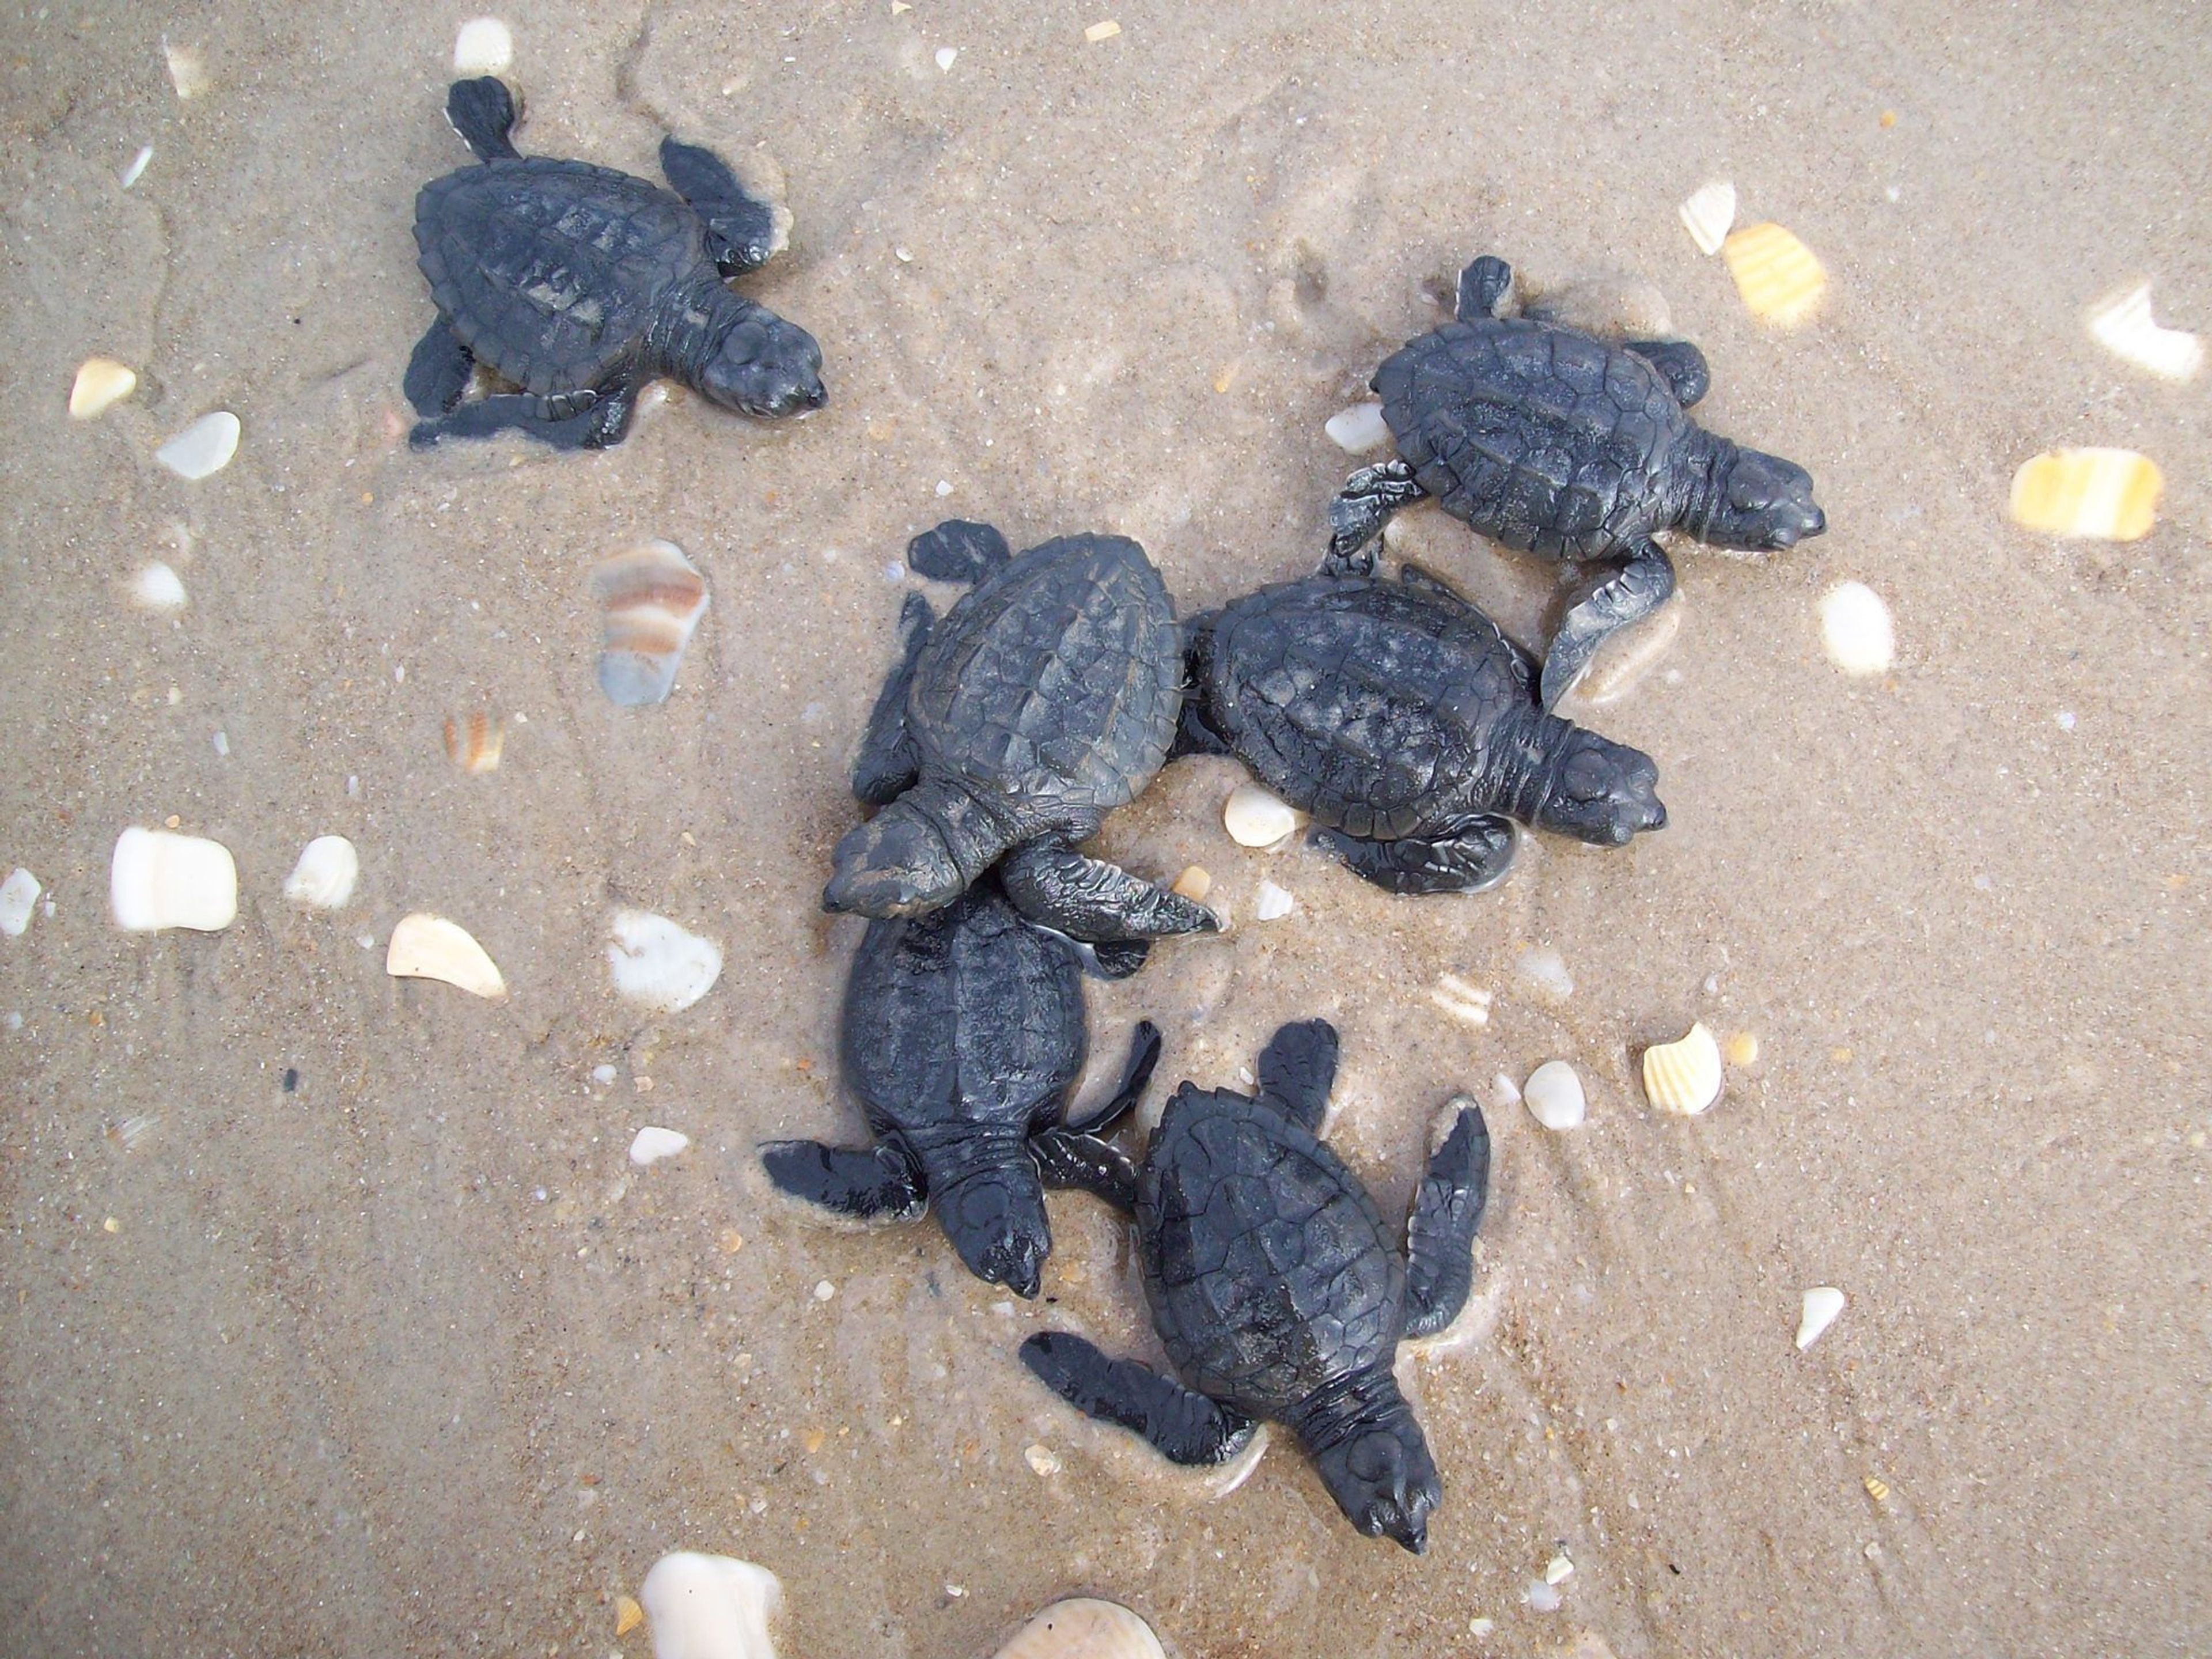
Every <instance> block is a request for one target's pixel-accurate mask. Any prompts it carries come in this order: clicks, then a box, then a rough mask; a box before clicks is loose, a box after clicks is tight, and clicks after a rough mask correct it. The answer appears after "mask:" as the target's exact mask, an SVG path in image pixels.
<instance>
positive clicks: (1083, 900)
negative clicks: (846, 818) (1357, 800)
mask: <svg viewBox="0 0 2212 1659" xmlns="http://www.w3.org/2000/svg"><path fill="white" fill-rule="evenodd" d="M907 562H908V564H909V565H910V566H912V567H913V568H915V570H918V571H920V572H921V574H924V575H927V576H936V577H939V578H940V579H943V580H975V581H976V582H977V586H975V589H974V590H973V591H972V592H968V593H965V594H963V595H962V596H961V599H960V602H959V603H958V604H957V605H954V606H953V607H952V609H951V611H950V612H948V613H947V614H946V616H945V620H944V621H943V622H942V623H936V624H934V625H933V623H932V618H931V615H930V610H929V603H928V601H927V600H926V599H923V598H922V597H921V595H920V594H919V593H915V594H910V595H908V599H907V601H906V608H905V610H904V611H902V613H901V616H900V627H901V629H902V631H903V633H904V635H905V649H904V653H903V655H902V660H901V662H900V665H899V666H898V668H897V669H896V671H894V672H893V674H892V675H891V677H890V680H889V681H888V682H887V683H886V684H885V685H884V690H883V694H882V695H881V696H879V697H878V699H877V701H876V708H875V712H874V714H872V715H871V716H870V717H869V720H868V730H867V735H866V738H865V739H864V741H863V743H862V744H861V748H860V757H859V759H858V760H857V761H856V762H855V763H854V768H853V791H854V793H855V794H857V795H859V796H860V799H862V800H864V801H867V802H870V803H872V804H876V805H882V807H883V810H882V811H879V812H878V813H877V814H876V816H875V817H872V818H871V819H870V820H869V821H868V822H867V823H864V824H862V825H860V828H858V829H854V831H853V832H852V833H851V834H849V835H848V836H846V837H845V838H844V840H842V842H838V844H837V852H836V864H837V869H836V874H835V875H834V876H833V877H831V878H830V881H829V887H828V888H827V890H825V891H824V892H823V896H822V902H823V908H826V909H830V910H846V911H854V912H857V913H859V914H860V915H866V916H900V915H921V913H922V912H924V911H927V910H932V909H934V908H936V907H938V906H939V905H940V904H944V903H945V902H948V901H950V900H951V898H953V897H954V896H956V895H957V894H958V893H959V892H960V891H961V890H962V889H963V888H964V887H966V886H967V885H968V884H969V883H970V882H972V881H974V880H975V878H977V877H978V876H980V875H981V874H982V873H983V872H984V871H986V870H987V869H989V868H990V867H991V866H992V864H993V863H994V862H995V861H997V860H999V858H1000V854H1006V858H1005V861H1004V862H1003V863H1002V864H1000V879H1001V880H1002V881H1003V882H1004V884H1005V886H1006V895H1007V896H1008V897H1009V898H1010V899H1012V901H1013V903H1014V906H1015V908H1017V909H1018V910H1020V911H1021V913H1022V914H1023V915H1025V916H1027V917H1029V918H1030V920H1031V921H1036V922H1040V923H1042V925H1044V926H1046V927H1051V928H1053V929H1054V930H1055V931H1057V932H1059V933H1065V934H1066V935H1068V936H1069V937H1070V938H1071V939H1085V940H1128V939H1158V938H1162V937H1164V936H1165V935H1168V934H1170V933H1195V932H1198V931H1200V930H1201V929H1207V930H1210V929H1212V928H1216V927H1219V926H1220V923H1219V922H1218V920H1217V919H1216V918H1215V916H1214V915H1213V913H1212V911H1210V910H1208V909H1206V908H1205V907H1204V906H1202V905H1199V904H1194V903H1193V902H1191V901H1190V900H1188V899H1186V898H1184V897H1182V896H1180V895H1178V894H1175V893H1170V892H1168V891H1166V890H1164V889H1162V888H1159V887H1156V886H1154V885H1153V884H1152V883H1150V882H1146V881H1140V880H1139V879H1138V878H1136V877H1134V876H1132V875H1130V874H1129V873H1128V872H1127V871H1124V870H1121V869H1119V868H1117V867H1116V866H1113V865H1110V864H1105V863H1102V862H1101V861H1099V860H1096V859H1089V858H1085V857H1084V856H1083V855H1082V854H1079V853H1078V852H1077V851H1075V843H1077V842H1084V841H1088V840H1089V839H1090V838H1091V836H1094V835H1096V834H1097V833H1098V827H1099V825H1100V824H1101V823H1103V822H1104V820H1105V817H1106V814H1107V813H1108V812H1109V811H1111V810H1112V809H1113V808H1115V807H1116V806H1119V805H1122V804H1123V803H1124V802H1127V801H1129V800H1131V799H1134V798H1135V797H1136V795H1137V794H1138V793H1139V791H1141V790H1142V789H1143V788H1144V787H1145V786H1146V784H1148V783H1150V782H1151V781H1152V775H1153V774H1154V773H1156V772H1158V770H1159V769H1160V765H1161V763H1162V762H1163V761H1164V759H1165V758H1166V757H1167V751H1168V745H1169V744H1170V742H1171V741H1172V740H1173V738H1174V737H1175V732H1176V719H1177V717H1178V714H1179V713H1180V711H1181V708H1182V672H1183V666H1182V632H1181V630H1180V629H1178V628H1177V627H1176V618H1175V605H1174V602H1173V601H1172V600H1171V599H1169V598H1168V591H1167V587H1166V586H1165V585H1164V583H1163V582H1162V581H1161V580H1160V573H1159V572H1158V570H1156V569H1154V568H1152V561H1151V560H1150V559H1148V558H1147V557H1146V556H1145V550H1144V549H1143V548H1141V547H1139V545H1138V544H1136V543H1135V542H1133V541H1131V540H1130V539H1129V538H1127V537H1126V536H1094V535H1079V536H1063V537H1060V538H1058V539H1056V540H1054V541H1048V542H1047V543H1045V544H1043V545H1042V546H1041V547H1034V548H1031V549H1030V550H1029V551H1028V552H1026V553H1024V554H1023V555H1021V556H1019V557H1018V558H1014V557H1010V556H1008V551H1007V548H1006V538H1004V537H1002V536H1000V534H999V533H998V532H996V531H994V530H992V529H991V528H990V527H989V526H985V525H969V524H964V523H962V522H960V521H958V520H953V521H951V522H948V523H946V524H945V525H941V526H939V527H938V528H937V529H935V530H933V531H931V532H927V534H925V535H921V536H917V537H916V538H915V539H914V541H913V542H912V544H909V545H908V549H907ZM1009 848H1012V851H1011V852H1009V851H1008V850H1007V849H1009Z"/></svg>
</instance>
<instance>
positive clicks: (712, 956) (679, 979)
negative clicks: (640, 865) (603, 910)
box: [607, 910, 722, 1014]
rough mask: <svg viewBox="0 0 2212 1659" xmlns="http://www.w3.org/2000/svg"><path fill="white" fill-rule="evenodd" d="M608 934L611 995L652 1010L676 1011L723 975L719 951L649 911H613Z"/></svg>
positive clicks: (681, 1009)
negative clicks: (610, 935)
mask: <svg viewBox="0 0 2212 1659" xmlns="http://www.w3.org/2000/svg"><path fill="white" fill-rule="evenodd" d="M610 931H611V933H613V935H614V942H613V943H612V944H611V945H608V946H607V966H608V968H609V969H611V970H612V971H613V974H614V981H615V994H616V995H617V996H618V997H622V998H623V999H624V1000H628V1001H630V1002H635V1003H639V1004H641V1005H642V1006H645V1007H647V1008H655V1009H658V1010H659V1012H662V1013H664V1014H675V1013H681V1012H683V1011H684V1009H686V1008H689V1007H690V1006H691V1005H692V1004H693V1003H695V1002H696V1001H698V1000H699V999H700V998H701V997H703V996H705V995H706V994H707V993H708V992H709V991H711V990H713V989H714V981H716V980H717V979H719V978H720V977H721V974H722V947H721V946H720V945H717V944H715V943H714V940H712V939H702V938H701V937H700V936H699V935H698V934H696V933H688V932H686V931H685V930H684V928H682V927H678V926H677V925H676V924H675V923H674V922H672V921H669V919H668V918H667V917H665V916H656V915H653V913H652V912H651V911H649V910H617V911H616V912H615V914H614V920H613V921H612V923H611V927H610Z"/></svg>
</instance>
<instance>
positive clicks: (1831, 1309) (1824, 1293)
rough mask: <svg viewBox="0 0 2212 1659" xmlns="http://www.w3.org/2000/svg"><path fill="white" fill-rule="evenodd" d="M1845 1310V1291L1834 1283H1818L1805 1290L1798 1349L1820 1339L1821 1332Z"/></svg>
mask: <svg viewBox="0 0 2212 1659" xmlns="http://www.w3.org/2000/svg"><path fill="white" fill-rule="evenodd" d="M1843 1310H1844V1293H1843V1292H1842V1291H1839V1290H1838V1289H1837V1288H1836V1287H1835V1286H1834V1285H1814V1287H1813V1288H1812V1289H1811V1290H1809V1291H1806V1292H1805V1310H1804V1312H1803V1313H1802V1315H1800V1316H1799V1317H1798V1320H1797V1350H1798V1352H1801V1353H1802V1352H1804V1351H1805V1350H1806V1349H1808V1348H1809V1347H1811V1346H1813V1345H1814V1343H1815V1342H1818V1341H1819V1340H1820V1333H1821V1332H1823V1331H1825V1330H1826V1329H1827V1328H1828V1327H1829V1326H1831V1325H1832V1324H1834V1323H1835V1322H1836V1316H1837V1315H1838V1314H1839V1313H1841V1312H1843Z"/></svg>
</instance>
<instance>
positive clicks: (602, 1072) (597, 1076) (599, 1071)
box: [592, 1065, 622, 1089]
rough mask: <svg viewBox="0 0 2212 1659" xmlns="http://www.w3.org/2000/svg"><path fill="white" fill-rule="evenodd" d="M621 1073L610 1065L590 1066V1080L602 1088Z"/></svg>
mask: <svg viewBox="0 0 2212 1659" xmlns="http://www.w3.org/2000/svg"><path fill="white" fill-rule="evenodd" d="M621 1075H622V1073H619V1072H617V1070H615V1068H614V1067H613V1066H605V1065H601V1066H592V1082H594V1083H596V1084H598V1085H599V1087H601V1088H602V1089H604V1088H606V1087H607V1086H608V1085H611V1083H613V1082H614V1080H615V1079H617V1077H620V1076H621Z"/></svg>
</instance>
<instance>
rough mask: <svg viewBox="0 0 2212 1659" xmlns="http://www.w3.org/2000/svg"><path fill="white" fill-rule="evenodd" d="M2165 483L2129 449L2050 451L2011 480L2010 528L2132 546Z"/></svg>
mask: <svg viewBox="0 0 2212 1659" xmlns="http://www.w3.org/2000/svg"><path fill="white" fill-rule="evenodd" d="M2165 486H2166V480H2165V478H2164V477H2163V476H2161V475H2160V472H2159V470H2158V465H2157V463H2156V462H2154V461H2153V460H2152V459H2150V458H2149V457H2148V455H2139V454H2137V453H2136V452H2135V451H2134V450H2132V449H2053V450H2050V451H2047V452H2045V453H2043V454H2041V455H2038V456H2036V457H2035V458H2034V459H2032V460H2028V461H2025V462H2022V463H2021V469H2020V471H2017V472H2015V473H2014V474H2013V475H2012V501H2011V503H2010V505H2009V507H2008V513H2010V516H2011V518H2012V521H2013V522H2014V523H2015V524H2017V525H2021V526H2026V527H2027V529H2030V530H2047V531H2051V532H2053V533H2055V534H2057V535H2060V536H2095V537H2098V538H2101V539H2103V540H2105V541H2111V542H2131V541H2134V540H2136V538H2139V537H2142V536H2146V535H2148V534H2149V533H2150V527H2151V526H2152V524H2153V523H2154V521H2155V520H2156V519H2157V516H2158V497H2159V492H2160V490H2161V489H2164V488H2165Z"/></svg>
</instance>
